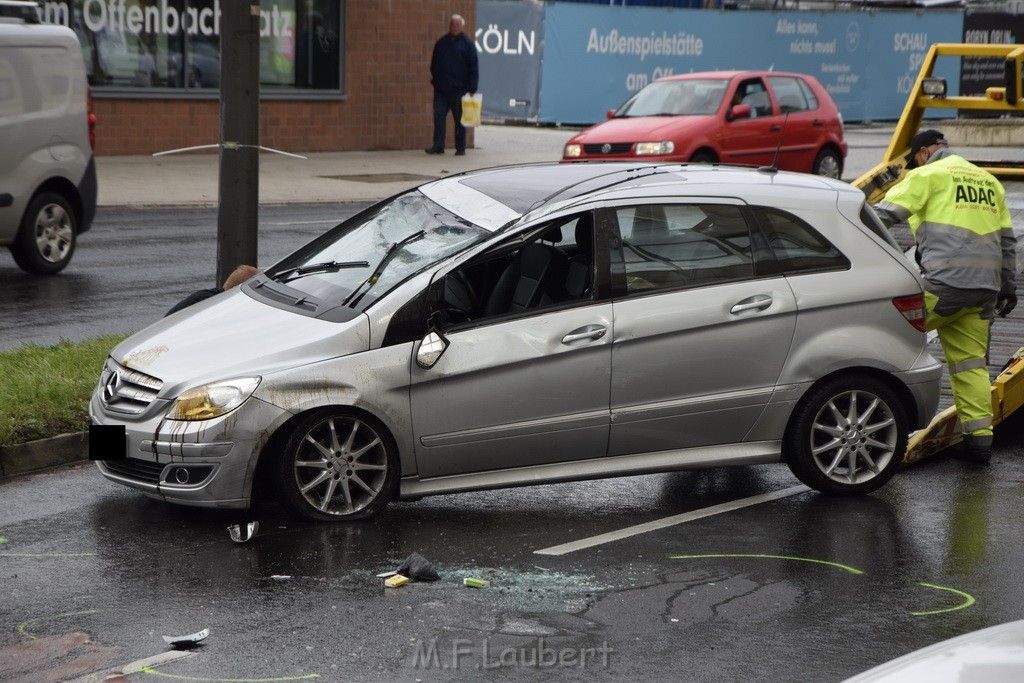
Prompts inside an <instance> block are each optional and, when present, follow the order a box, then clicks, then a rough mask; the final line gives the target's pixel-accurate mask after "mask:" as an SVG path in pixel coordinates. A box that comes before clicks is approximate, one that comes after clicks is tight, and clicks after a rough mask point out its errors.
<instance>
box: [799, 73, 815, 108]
mask: <svg viewBox="0 0 1024 683" xmlns="http://www.w3.org/2000/svg"><path fill="white" fill-rule="evenodd" d="M796 82H797V85H799V86H800V90H801V91H802V92H803V94H804V97H805V98H807V108H808V109H810V110H812V111H813V110H815V109H817V108H818V107H819V106H820V105H819V104H818V96H817V95H815V94H814V89H813V88H811V86H810V85H808V84H807V81H805V80H804V79H802V78H798V79H796Z"/></svg>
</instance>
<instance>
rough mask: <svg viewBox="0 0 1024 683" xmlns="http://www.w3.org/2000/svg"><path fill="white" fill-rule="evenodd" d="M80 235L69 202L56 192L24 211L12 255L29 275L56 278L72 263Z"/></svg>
mask: <svg viewBox="0 0 1024 683" xmlns="http://www.w3.org/2000/svg"><path fill="white" fill-rule="evenodd" d="M77 233H78V225H77V223H76V219H75V212H74V211H72V209H71V205H70V204H69V203H68V200H67V199H65V198H64V197H62V196H61V195H59V194H57V193H56V192H44V193H42V194H40V195H39V196H38V197H35V198H34V199H33V200H32V201H31V203H29V205H28V208H27V209H26V210H25V217H24V219H23V220H22V223H21V228H20V230H19V231H18V237H17V238H16V240H15V242H14V243H13V244H11V255H12V256H14V261H15V263H17V264H18V266H19V267H20V268H21V269H22V270H24V271H26V272H28V273H34V274H36V275H53V274H54V273H58V272H60V271H61V270H63V269H64V266H66V265H68V263H69V262H70V261H71V255H72V254H74V252H75V235H76V234H77Z"/></svg>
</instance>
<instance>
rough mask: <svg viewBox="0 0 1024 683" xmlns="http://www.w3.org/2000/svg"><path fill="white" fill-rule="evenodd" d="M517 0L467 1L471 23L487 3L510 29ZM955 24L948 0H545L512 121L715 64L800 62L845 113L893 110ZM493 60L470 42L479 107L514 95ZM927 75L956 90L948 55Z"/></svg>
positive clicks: (860, 116) (779, 67)
mask: <svg viewBox="0 0 1024 683" xmlns="http://www.w3.org/2000/svg"><path fill="white" fill-rule="evenodd" d="M517 4H519V3H508V2H496V1H495V0H479V2H478V3H477V22H478V25H480V26H481V27H486V26H487V25H488V21H489V20H488V16H489V15H488V10H489V8H490V7H492V6H501V7H503V8H504V9H505V13H504V14H503V15H502V23H503V25H504V26H505V28H506V29H508V30H512V31H513V32H514V31H515V27H514V22H515V20H514V18H513V17H511V16H510V14H509V12H508V10H509V8H510V7H512V6H515V5H517ZM523 4H524V5H530V6H531V12H532V14H531V19H530V21H532V22H533V25H536V22H537V16H538V9H537V7H536V3H523ZM963 24H964V18H963V13H962V12H959V11H941V12H939V11H931V12H927V13H923V12H921V13H919V12H884V13H877V14H872V13H868V12H755V11H746V12H718V11H706V10H696V9H675V8H652V7H622V6H607V5H591V4H577V3H551V4H547V3H545V4H544V6H543V29H542V35H543V51H542V52H541V54H540V55H539V60H540V69H541V75H540V92H539V106H537V107H534V106H531V107H530V109H531V112H530V113H531V116H530V117H528V118H524V120H533V121H538V122H541V123H563V124H590V123H594V122H597V121H599V120H601V119H603V118H604V116H605V113H606V112H607V111H608V110H609V109H613V108H616V107H618V106H619V105H620V104H622V103H623V102H624V101H625V100H626V99H628V98H629V96H630V95H632V94H633V93H634V92H636V91H637V90H639V89H640V88H642V87H643V86H644V85H646V84H647V83H650V82H651V81H653V80H655V79H656V78H660V77H662V76H667V75H672V74H682V73H688V72H691V71H711V70H726V69H728V70H731V69H773V70H775V71H797V72H801V73H808V74H811V75H813V76H815V77H816V78H817V79H818V80H819V81H821V82H822V84H823V85H824V86H825V87H826V88H827V89H828V91H829V93H831V95H832V97H833V99H834V100H835V101H836V104H837V105H838V106H839V109H840V111H841V112H842V114H843V117H844V119H845V120H847V121H865V120H886V119H896V118H899V116H900V113H901V112H902V110H903V106H904V105H905V103H906V98H907V94H908V93H909V92H910V88H911V86H912V85H913V83H914V79H915V78H916V76H917V73H918V69H919V67H920V65H921V61H922V60H923V58H924V56H925V54H926V53H927V51H928V48H929V47H930V46H931V44H932V43H937V42H952V43H956V42H960V41H961V39H962V35H963ZM485 30H486V28H485ZM479 46H480V41H479V39H478V47H479ZM534 57H536V55H534ZM510 58H511V57H509V58H508V59H510ZM503 59H506V58H505V57H504V56H503V55H501V54H495V53H491V54H486V53H485V51H483V50H482V51H481V66H480V69H481V84H480V90H481V91H482V92H483V93H484V101H485V111H484V113H485V115H487V114H488V111H487V109H486V102H487V100H488V99H492V100H493V101H495V102H506V103H507V102H508V101H509V100H510V99H514V97H515V96H514V95H512V96H510V95H507V94H504V93H503V92H501V90H502V89H503V88H505V86H504V85H502V83H503V82H507V79H505V80H504V81H503V79H502V78H501V77H500V75H499V74H501V73H503V72H505V71H507V70H506V69H504V67H503ZM491 74H495V81H494V82H490V81H489V79H490V77H491V76H490V75H491ZM936 75H939V76H943V77H945V78H946V79H947V81H948V83H949V84H950V89H951V94H955V93H956V91H957V87H958V84H959V76H960V73H959V64H958V63H956V62H955V61H953V60H951V61H950V62H948V63H945V62H940V64H939V72H938V73H937V74H936ZM492 114H493V115H497V114H498V112H492ZM496 117H498V118H510V117H508V116H507V115H506V116H496ZM511 118H515V117H511Z"/></svg>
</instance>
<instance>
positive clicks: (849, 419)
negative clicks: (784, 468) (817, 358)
mask: <svg viewBox="0 0 1024 683" xmlns="http://www.w3.org/2000/svg"><path fill="white" fill-rule="evenodd" d="M907 430H908V427H907V416H906V411H905V410H904V408H903V405H902V404H901V403H900V401H899V399H898V398H897V397H896V394H895V393H894V392H893V391H892V390H891V389H890V388H889V387H887V386H886V385H885V384H884V383H883V382H881V381H879V380H878V379H876V378H874V377H866V376H845V377H836V378H833V379H831V380H829V381H826V382H824V383H823V384H821V385H819V386H817V387H814V388H813V389H811V391H810V393H808V395H807V396H806V397H804V399H803V400H802V401H801V402H800V404H799V405H798V406H797V408H796V410H795V411H794V412H793V416H792V417H791V418H790V424H789V427H788V429H787V430H786V435H785V437H784V439H783V446H782V447H783V455H784V456H785V458H786V461H787V463H788V464H789V468H790V469H791V470H792V471H793V474H795V475H796V477H797V479H799V480H800V481H802V482H803V483H804V484H807V485H808V486H810V487H811V488H813V489H817V490H818V491H821V492H822V493H827V494H831V495H860V494H865V493H871V492H872V491H874V490H876V489H878V488H879V487H881V486H882V485H883V484H885V483H886V482H887V481H889V479H891V478H892V476H893V475H894V474H896V470H897V469H898V468H899V466H900V463H901V462H902V461H903V455H904V452H905V451H906V449H907Z"/></svg>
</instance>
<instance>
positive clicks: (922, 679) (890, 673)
mask: <svg viewBox="0 0 1024 683" xmlns="http://www.w3.org/2000/svg"><path fill="white" fill-rule="evenodd" d="M995 680H1000V681H1020V680H1024V620H1021V621H1011V622H1009V623H1006V624H999V625H998V626H991V627H989V628H985V629H981V630H979V631H972V632H970V633H966V634H964V635H962V636H957V637H955V638H950V639H949V640H944V641H942V642H940V643H936V644H934V645H930V646H928V647H924V648H921V649H920V650H915V651H914V652H911V653H910V654H907V655H903V656H902V657H899V658H897V659H894V660H892V661H889V662H886V663H884V664H880V665H878V666H876V667H875V668H873V669H869V670H868V671H865V672H864V673H861V674H858V675H856V676H854V677H853V678H848V679H846V681H844V683H869V682H871V683H946V682H948V683H963V682H964V681H995Z"/></svg>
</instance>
